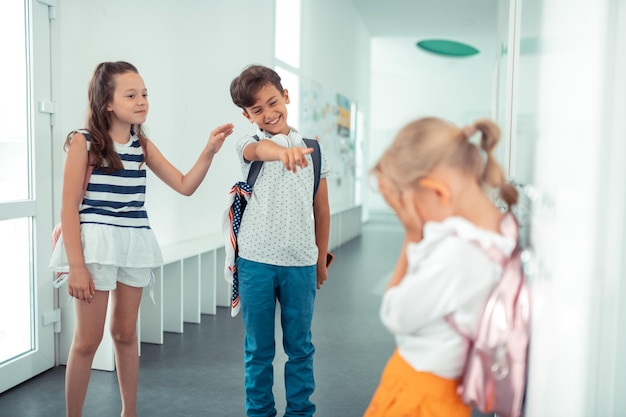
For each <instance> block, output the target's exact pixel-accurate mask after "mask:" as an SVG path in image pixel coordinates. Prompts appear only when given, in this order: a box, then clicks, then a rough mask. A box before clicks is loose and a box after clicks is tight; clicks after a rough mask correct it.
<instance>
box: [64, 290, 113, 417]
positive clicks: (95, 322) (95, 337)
mask: <svg viewBox="0 0 626 417" xmlns="http://www.w3.org/2000/svg"><path fill="white" fill-rule="evenodd" d="M74 302H75V304H76V328H75V329H74V338H73V340H72V346H71V347H70V354H69V357H68V360H67V367H66V369H65V406H66V410H67V411H66V413H67V417H80V416H81V415H82V412H83V405H84V403H85V396H86V395H87V385H88V384H89V377H90V376H91V365H92V363H93V357H94V355H95V354H96V350H97V349H98V346H99V345H100V342H101V341H102V334H103V332H104V322H105V320H106V312H107V304H108V302H109V292H108V291H96V294H95V295H94V297H93V299H92V300H91V303H87V302H85V301H78V300H74Z"/></svg>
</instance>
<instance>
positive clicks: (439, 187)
mask: <svg viewBox="0 0 626 417" xmlns="http://www.w3.org/2000/svg"><path fill="white" fill-rule="evenodd" d="M419 185H420V186H421V187H424V188H428V189H430V190H432V191H434V192H435V195H436V196H437V198H438V199H439V201H440V203H441V205H442V206H447V205H448V204H450V188H449V187H448V186H447V185H446V184H444V183H443V182H440V181H437V180H433V179H432V178H422V179H421V180H419Z"/></svg>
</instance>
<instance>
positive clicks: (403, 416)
mask: <svg viewBox="0 0 626 417" xmlns="http://www.w3.org/2000/svg"><path fill="white" fill-rule="evenodd" d="M458 385H459V381H455V380H451V379H446V378H442V377H440V376H437V375H434V374H431V373H429V372H417V371H416V370H415V369H413V368H412V367H411V365H409V364H408V363H407V362H406V361H405V360H404V359H403V358H402V357H401V356H400V354H399V353H398V350H396V351H395V352H394V354H393V355H392V356H391V358H390V359H389V362H387V365H386V366H385V370H384V371H383V374H382V376H381V378H380V384H379V385H378V388H377V389H376V392H375V393H374V396H373V397H372V401H371V402H370V405H369V406H368V407H367V410H365V414H364V415H363V417H470V415H471V414H472V409H471V407H470V406H468V405H466V404H465V403H463V400H461V397H459V396H458V394H457V392H456V390H457V387H458Z"/></svg>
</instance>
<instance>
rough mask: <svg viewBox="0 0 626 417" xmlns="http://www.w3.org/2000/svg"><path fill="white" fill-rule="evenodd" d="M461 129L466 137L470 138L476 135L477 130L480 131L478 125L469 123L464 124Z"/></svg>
mask: <svg viewBox="0 0 626 417" xmlns="http://www.w3.org/2000/svg"><path fill="white" fill-rule="evenodd" d="M461 131H462V132H463V134H464V135H465V138H466V139H469V138H471V137H472V136H474V135H475V134H476V132H478V128H477V127H476V125H467V126H464V127H463V128H462V129H461Z"/></svg>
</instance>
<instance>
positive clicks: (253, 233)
mask: <svg viewBox="0 0 626 417" xmlns="http://www.w3.org/2000/svg"><path fill="white" fill-rule="evenodd" d="M257 135H258V136H259V138H261V139H260V140H272V141H274V142H275V143H277V144H279V145H281V146H284V147H295V146H300V147H306V144H305V143H304V141H303V140H302V136H301V135H300V133H298V131H296V130H295V129H293V128H292V129H291V131H290V132H289V135H282V134H279V135H274V136H271V135H270V134H269V133H266V132H264V131H262V130H260V129H259V130H258V132H257ZM251 143H256V139H254V138H253V137H252V136H244V137H243V138H241V139H240V140H239V142H238V143H237V154H238V156H239V160H240V162H241V167H242V172H243V177H244V178H247V177H248V171H249V170H250V165H251V163H250V162H249V161H246V160H244V157H243V151H244V149H245V147H246V146H248V145H249V144H251ZM320 150H321V155H322V164H321V169H320V177H321V178H325V177H327V176H328V174H329V169H328V163H327V161H326V156H325V154H324V150H323V148H322V147H321V146H320ZM307 158H308V159H309V164H308V166H307V167H306V168H303V169H301V168H298V171H297V172H296V173H293V172H291V171H288V170H286V169H285V167H284V165H283V163H282V161H272V162H264V163H263V166H262V167H261V171H260V172H259V176H258V178H257V180H256V183H255V184H254V188H253V191H252V197H250V200H249V202H248V206H247V207H246V210H245V212H244V214H243V218H242V219H241V228H240V229H239V234H238V235H237V245H238V248H239V256H241V257H242V258H245V259H248V260H250V261H254V262H262V263H266V264H271V265H280V266H310V265H315V264H316V263H317V254H318V250H317V245H316V244H315V220H314V218H313V180H314V173H313V161H312V160H311V156H310V155H307Z"/></svg>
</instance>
